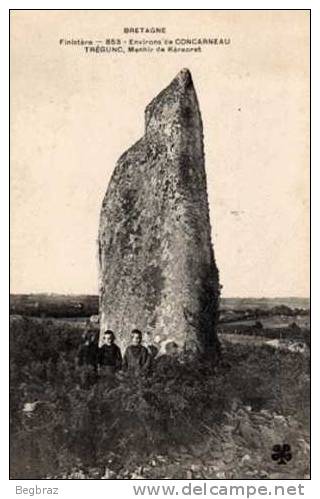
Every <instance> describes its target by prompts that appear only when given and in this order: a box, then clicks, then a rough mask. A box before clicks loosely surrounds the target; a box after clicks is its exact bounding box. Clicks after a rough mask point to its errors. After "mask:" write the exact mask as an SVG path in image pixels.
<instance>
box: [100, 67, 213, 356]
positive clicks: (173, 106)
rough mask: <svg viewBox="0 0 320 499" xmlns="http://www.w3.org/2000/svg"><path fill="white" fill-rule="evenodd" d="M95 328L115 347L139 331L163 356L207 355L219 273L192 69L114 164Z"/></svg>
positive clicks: (160, 100)
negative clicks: (179, 352)
mask: <svg viewBox="0 0 320 499" xmlns="http://www.w3.org/2000/svg"><path fill="white" fill-rule="evenodd" d="M99 267H100V290H99V291H100V327H101V332H103V331H105V330H106V329H112V330H113V331H114V332H115V333H116V335H117V341H118V343H119V344H120V346H121V347H124V346H126V345H127V343H128V341H129V336H130V331H131V330H132V329H133V328H138V329H140V330H141V331H143V333H145V334H146V335H147V336H148V337H149V338H148V340H149V341H150V342H155V343H156V344H158V346H160V347H161V351H163V350H165V346H166V344H167V343H168V342H171V341H174V342H175V343H176V344H177V345H178V346H179V347H180V348H181V349H183V350H185V351H192V352H195V353H200V354H209V355H213V354H214V353H216V352H217V351H218V349H219V342H218V339H217V335H216V324H217V318H218V305H219V290H220V286H219V275H218V270H217V267H216V264H215V260H214V254H213V248H212V244H211V228H210V219H209V208H208V198H207V186H206V174H205V167H204V149H203V129H202V121H201V114H200V110H199V105H198V100H197V96H196V93H195V89H194V86H193V82H192V78H191V74H190V72H189V70H187V69H183V70H181V71H180V73H179V74H178V75H177V76H176V78H174V80H173V81H172V82H171V83H170V85H169V86H168V87H166V88H165V89H164V90H162V91H161V92H160V93H159V95H157V97H155V98H154V99H153V100H152V101H151V102H150V104H149V105H148V106H147V107H146V110H145V134H144V136H143V137H142V138H141V139H140V140H138V142H136V143H135V144H134V145H133V146H132V147H130V149H128V150H127V151H126V152H125V153H124V154H123V155H122V156H121V157H120V159H119V160H118V162H117V165H116V168H115V170H114V172H113V175H112V178H111V180H110V183H109V186H108V189H107V192H106V194H105V197H104V200H103V203H102V208H101V215H100V227H99Z"/></svg>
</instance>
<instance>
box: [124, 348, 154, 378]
mask: <svg viewBox="0 0 320 499" xmlns="http://www.w3.org/2000/svg"><path fill="white" fill-rule="evenodd" d="M150 365H151V357H150V354H149V352H148V350H147V349H146V348H145V347H144V346H142V345H130V346H128V347H127V349H126V351H125V354H124V357H123V364H122V367H123V369H124V370H128V371H132V372H136V373H139V372H144V373H146V372H147V371H148V370H149V368H150Z"/></svg>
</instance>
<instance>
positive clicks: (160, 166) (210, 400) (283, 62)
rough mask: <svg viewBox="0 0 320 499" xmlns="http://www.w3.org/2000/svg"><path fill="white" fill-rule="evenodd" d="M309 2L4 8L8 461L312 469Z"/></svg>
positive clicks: (99, 476)
mask: <svg viewBox="0 0 320 499" xmlns="http://www.w3.org/2000/svg"><path fill="white" fill-rule="evenodd" d="M310 15H311V14H310V11H309V10H303V9H301V10H246V9H243V10H232V9H231V10H201V9H199V10H196V9H195V10H160V9H159V10H139V9H137V10H99V9H91V10H90V9H86V10H85V9H84V10H81V9H77V10H76V9H74V10H72V9H70V10H68V9H66V10H63V9H52V10H45V9H42V10H41V9H39V10H32V9H30V10H23V9H21V10H19V9H13V10H11V11H10V15H9V17H10V137H11V143H10V333H9V341H10V362H9V364H10V366H9V367H10V479H11V480H80V479H81V480H188V482H191V481H193V480H210V481H211V480H215V481H217V482H215V484H218V485H219V484H220V483H221V485H222V484H223V481H224V480H266V481H268V480H309V479H310V345H311V341H310V199H309V198H310V195H309V194H310V150H309V149H310V147H309V146H310ZM210 483H211V482H210ZM42 485H43V483H42ZM175 494H177V495H178V492H174V493H173V495H175Z"/></svg>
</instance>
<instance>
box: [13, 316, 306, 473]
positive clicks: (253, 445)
mask: <svg viewBox="0 0 320 499" xmlns="http://www.w3.org/2000/svg"><path fill="white" fill-rule="evenodd" d="M291 321H292V317H289V318H288V324H289V323H290V322H291ZM288 324H287V326H288ZM85 326H86V321H85V320H83V319H79V320H72V321H71V320H57V319H48V318H36V317H27V316H25V317H23V316H18V315H12V316H11V331H10V353H11V355H10V371H11V372H10V375H11V383H10V399H11V404H10V406H11V414H10V426H11V428H10V430H11V433H10V435H11V438H10V443H11V452H10V454H11V477H12V478H16V479H17V478H20V479H23V478H34V479H35V478H70V479H73V478H106V479H107V478H128V479H134V478H207V479H210V478H212V479H213V478H218V479H219V478H220V479H222V478H235V479H239V478H265V479H268V478H295V479H303V478H307V477H308V473H309V395H310V392H309V350H308V348H303V349H302V350H301V351H297V352H295V351H290V350H289V349H288V348H277V347H275V346H274V345H271V344H268V341H269V340H268V338H264V337H263V336H261V329H259V330H257V336H254V335H253V336H252V337H247V336H246V335H241V334H240V335H237V334H232V331H231V334H229V333H230V331H229V332H228V334H224V333H225V331H223V330H222V332H221V334H220V338H221V343H222V360H221V361H220V363H219V365H217V366H211V365H209V364H203V363H198V362H196V361H194V360H193V361H190V360H189V359H187V358H180V359H178V360H177V359H176V360H175V359H172V358H167V357H165V356H163V357H160V358H159V359H158V360H157V359H156V360H155V362H154V366H153V370H152V373H151V375H150V376H149V377H147V378H141V379H130V378H128V377H127V376H125V375H120V376H119V377H118V378H117V379H116V381H115V382H114V383H112V384H110V382H108V381H107V380H106V379H104V378H103V377H99V378H98V379H94V377H93V375H92V373H91V372H90V371H89V370H88V369H87V368H83V367H82V368H79V367H77V365H76V352H77V349H78V347H79V345H80V342H81V332H82V331H83V330H84V328H85ZM95 327H98V326H97V325H96V326H95ZM259 331H260V332H259ZM290 331H291V330H290V328H289V329H288V333H290ZM291 332H292V331H291ZM259 334H260V336H259ZM256 338H259V342H257V341H255V340H256ZM295 341H296V339H295V337H294V335H293V337H292V338H291V337H290V334H288V335H287V337H286V339H285V340H284V341H283V344H285V345H289V344H290V343H292V342H295ZM301 341H302V340H301V339H300V342H301ZM276 444H279V445H283V444H289V445H290V446H291V450H292V460H290V461H289V462H287V464H285V465H284V464H278V462H276V461H274V460H273V459H272V458H271V454H272V447H273V446H274V445H276Z"/></svg>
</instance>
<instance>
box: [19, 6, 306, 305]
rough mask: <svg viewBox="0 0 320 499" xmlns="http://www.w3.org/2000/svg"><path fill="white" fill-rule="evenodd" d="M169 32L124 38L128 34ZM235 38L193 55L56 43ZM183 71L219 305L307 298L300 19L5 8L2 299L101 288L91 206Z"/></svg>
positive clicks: (272, 14)
mask: <svg viewBox="0 0 320 499" xmlns="http://www.w3.org/2000/svg"><path fill="white" fill-rule="evenodd" d="M132 26H133V27H150V26H152V27H165V30H166V34H162V35H154V34H153V35H152V34H145V35H143V34H133V35H128V34H124V28H125V27H132ZM216 37H218V38H220V37H223V38H228V39H229V38H230V41H231V42H230V44H228V45H216V46H208V47H205V46H203V47H202V51H201V52H195V53H159V52H153V53H134V54H133V53H130V54H129V53H125V54H119V53H112V54H110V53H108V54H107V53H90V54H87V53H86V52H85V50H84V48H83V46H78V45H65V43H64V42H62V43H61V42H60V41H61V40H70V39H76V40H77V39H80V38H82V39H84V40H90V39H92V40H94V41H96V40H105V39H110V38H115V39H121V40H122V41H124V40H125V41H126V42H127V43H128V41H129V39H135V40H137V39H148V40H150V39H164V38H167V39H173V40H176V39H185V38H188V39H190V38H216ZM183 67H187V68H189V70H190V71H191V73H192V77H193V81H194V86H195V89H196V92H197V95H198V100H199V105H200V110H201V113H202V119H203V126H204V147H205V161H206V172H207V182H208V199H209V207H210V218H211V224H212V239H213V244H214V251H215V258H216V261H217V265H218V268H219V271H220V279H221V284H222V286H223V289H222V294H223V296H224V297H230V296H239V297H241V296H243V297H275V296H278V297H281V296H302V297H303V296H308V295H309V14H308V12H306V11H223V10H222V11H202V12H201V11H157V12H155V11H140V12H139V11H13V12H12V13H11V292H12V293H36V292H54V293H90V294H91V293H97V290H98V286H97V282H98V265H97V235H98V222H99V212H100V207H101V202H102V198H103V196H104V193H105V191H106V188H107V185H108V181H109V179H110V176H111V174H112V171H113V169H114V167H115V164H116V161H117V160H118V158H119V157H120V155H121V154H122V153H123V152H124V151H125V150H126V149H128V148H129V147H130V146H131V145H132V144H133V143H134V142H135V141H137V140H138V139H139V138H140V137H141V136H142V135H143V132H144V109H145V107H146V105H147V104H148V103H149V102H150V101H151V100H152V98H153V97H154V96H155V95H157V94H158V93H159V92H160V91H161V90H162V89H163V88H164V87H165V86H167V85H168V84H169V83H170V81H171V80H172V79H173V78H174V77H175V76H176V74H177V73H178V72H179V71H180V70H181V69H182V68H183Z"/></svg>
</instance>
